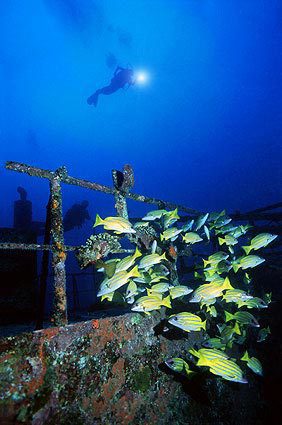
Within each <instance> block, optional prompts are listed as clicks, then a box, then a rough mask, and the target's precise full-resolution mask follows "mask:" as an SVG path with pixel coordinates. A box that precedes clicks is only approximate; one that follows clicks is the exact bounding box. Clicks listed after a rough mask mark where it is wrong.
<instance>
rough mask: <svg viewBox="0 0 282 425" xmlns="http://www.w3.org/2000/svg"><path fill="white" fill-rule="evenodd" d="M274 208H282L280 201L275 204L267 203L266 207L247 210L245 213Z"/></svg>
mask: <svg viewBox="0 0 282 425" xmlns="http://www.w3.org/2000/svg"><path fill="white" fill-rule="evenodd" d="M276 208H282V202H278V203H277V204H272V205H267V206H266V207H262V208H257V209H255V210H252V211H248V212H247V214H253V213H259V212H263V211H268V210H274V209H276Z"/></svg>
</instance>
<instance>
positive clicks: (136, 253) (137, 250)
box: [133, 247, 142, 258]
mask: <svg viewBox="0 0 282 425" xmlns="http://www.w3.org/2000/svg"><path fill="white" fill-rule="evenodd" d="M133 256H134V258H138V257H141V256H142V253H141V252H140V251H139V249H138V248H137V247H136V250H135V252H134V254H133Z"/></svg>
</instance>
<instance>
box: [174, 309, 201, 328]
mask: <svg viewBox="0 0 282 425" xmlns="http://www.w3.org/2000/svg"><path fill="white" fill-rule="evenodd" d="M168 323H170V324H171V325H173V326H176V327H177V328H180V329H182V330H183V331H186V332H191V331H200V330H201V329H206V320H205V321H204V322H203V321H202V319H201V318H200V317H199V316H197V315H196V314H192V313H187V312H183V313H178V314H174V315H172V316H170V317H169V319H168Z"/></svg>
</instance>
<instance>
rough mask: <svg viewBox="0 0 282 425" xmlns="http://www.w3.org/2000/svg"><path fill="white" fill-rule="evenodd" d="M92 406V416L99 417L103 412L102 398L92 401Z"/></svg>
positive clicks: (104, 406) (104, 408)
mask: <svg viewBox="0 0 282 425" xmlns="http://www.w3.org/2000/svg"><path fill="white" fill-rule="evenodd" d="M92 406H93V411H94V415H93V416H95V417H97V418H100V417H101V416H102V415H103V413H105V410H106V405H105V403H104V402H103V401H102V400H100V401H94V402H93V404H92Z"/></svg>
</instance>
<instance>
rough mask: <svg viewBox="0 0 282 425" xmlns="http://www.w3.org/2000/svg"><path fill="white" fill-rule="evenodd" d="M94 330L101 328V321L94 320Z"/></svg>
mask: <svg viewBox="0 0 282 425" xmlns="http://www.w3.org/2000/svg"><path fill="white" fill-rule="evenodd" d="M92 328H93V329H98V328H99V320H97V319H94V320H92Z"/></svg>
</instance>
